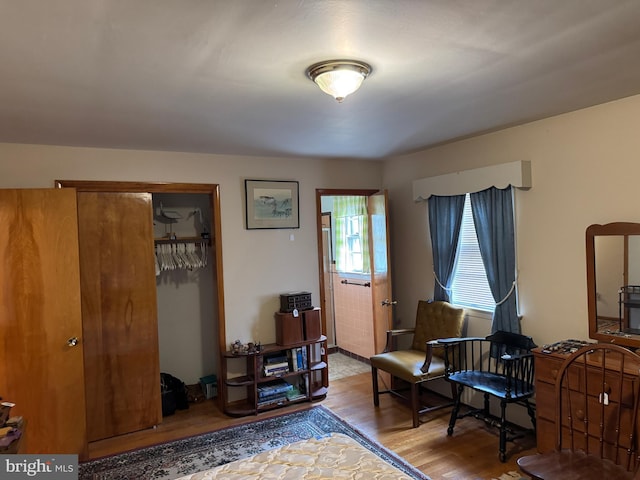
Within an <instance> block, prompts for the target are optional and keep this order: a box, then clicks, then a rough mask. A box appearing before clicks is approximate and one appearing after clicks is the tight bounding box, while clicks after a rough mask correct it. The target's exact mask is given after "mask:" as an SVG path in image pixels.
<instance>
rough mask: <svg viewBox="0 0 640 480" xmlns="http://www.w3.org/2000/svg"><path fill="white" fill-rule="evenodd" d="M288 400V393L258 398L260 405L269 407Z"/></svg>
mask: <svg viewBox="0 0 640 480" xmlns="http://www.w3.org/2000/svg"><path fill="white" fill-rule="evenodd" d="M286 401H287V395H286V394H284V393H281V394H279V395H275V396H272V397H268V398H263V399H260V400H258V407H267V406H269V405H279V404H282V403H285V402H286Z"/></svg>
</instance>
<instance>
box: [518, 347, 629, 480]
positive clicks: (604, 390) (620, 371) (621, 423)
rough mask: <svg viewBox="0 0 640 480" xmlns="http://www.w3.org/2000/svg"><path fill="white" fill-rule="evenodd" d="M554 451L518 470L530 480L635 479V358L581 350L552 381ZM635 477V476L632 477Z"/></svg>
mask: <svg viewBox="0 0 640 480" xmlns="http://www.w3.org/2000/svg"><path fill="white" fill-rule="evenodd" d="M555 396H556V398H555V401H556V448H555V449H554V450H552V451H550V452H544V453H541V454H536V455H527V456H525V457H520V458H519V459H518V466H519V467H520V470H522V471H523V472H524V473H526V474H527V475H529V476H531V477H532V478H534V479H539V480H544V479H555V478H562V479H563V480H573V479H576V480H577V479H580V480H592V479H593V480H605V479H609V478H612V479H613V478H615V479H616V480H618V479H620V480H625V479H632V478H640V470H639V467H640V449H639V448H638V440H639V439H640V437H639V435H640V418H639V415H638V405H639V402H640V356H639V355H638V354H636V353H634V352H631V351H630V350H628V349H626V348H623V347H621V346H618V345H611V344H606V343H601V344H594V345H587V346H585V347H582V348H580V349H579V350H578V351H576V352H575V353H573V354H572V355H571V356H569V357H568V358H567V360H565V362H564V363H563V364H562V366H561V367H560V370H559V371H558V375H557V377H556V387H555ZM634 472H635V476H634Z"/></svg>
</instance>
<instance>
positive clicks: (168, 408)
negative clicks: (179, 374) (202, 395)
mask: <svg viewBox="0 0 640 480" xmlns="http://www.w3.org/2000/svg"><path fill="white" fill-rule="evenodd" d="M160 391H161V394H162V416H163V417H167V416H169V415H173V414H174V413H175V411H176V409H177V410H186V409H187V408H189V401H188V397H187V386H186V385H185V384H184V382H183V381H182V380H180V379H179V378H176V377H174V376H173V375H170V374H168V373H161V374H160Z"/></svg>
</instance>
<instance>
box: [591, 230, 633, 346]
mask: <svg viewBox="0 0 640 480" xmlns="http://www.w3.org/2000/svg"><path fill="white" fill-rule="evenodd" d="M587 283H588V297H589V336H590V337H591V338H594V339H597V340H600V341H607V342H613V343H620V344H623V345H629V346H634V347H640V224H636V223H612V224H607V225H591V226H590V227H589V228H588V229H587Z"/></svg>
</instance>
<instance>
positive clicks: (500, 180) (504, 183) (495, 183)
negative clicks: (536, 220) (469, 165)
mask: <svg viewBox="0 0 640 480" xmlns="http://www.w3.org/2000/svg"><path fill="white" fill-rule="evenodd" d="M509 185H511V186H513V187H516V188H531V162H530V161H528V160H521V161H517V162H510V163H502V164H500V165H491V166H489V167H482V168H474V169H471V170H463V171H461V172H454V173H448V174H446V175H438V176H435V177H427V178H421V179H420V180H414V181H413V199H414V200H415V201H416V202H418V201H424V200H427V199H428V198H429V197H430V196H431V195H442V196H451V195H464V194H465V193H474V192H480V191H482V190H486V189H488V188H491V187H496V188H498V189H504V188H506V187H508V186H509Z"/></svg>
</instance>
